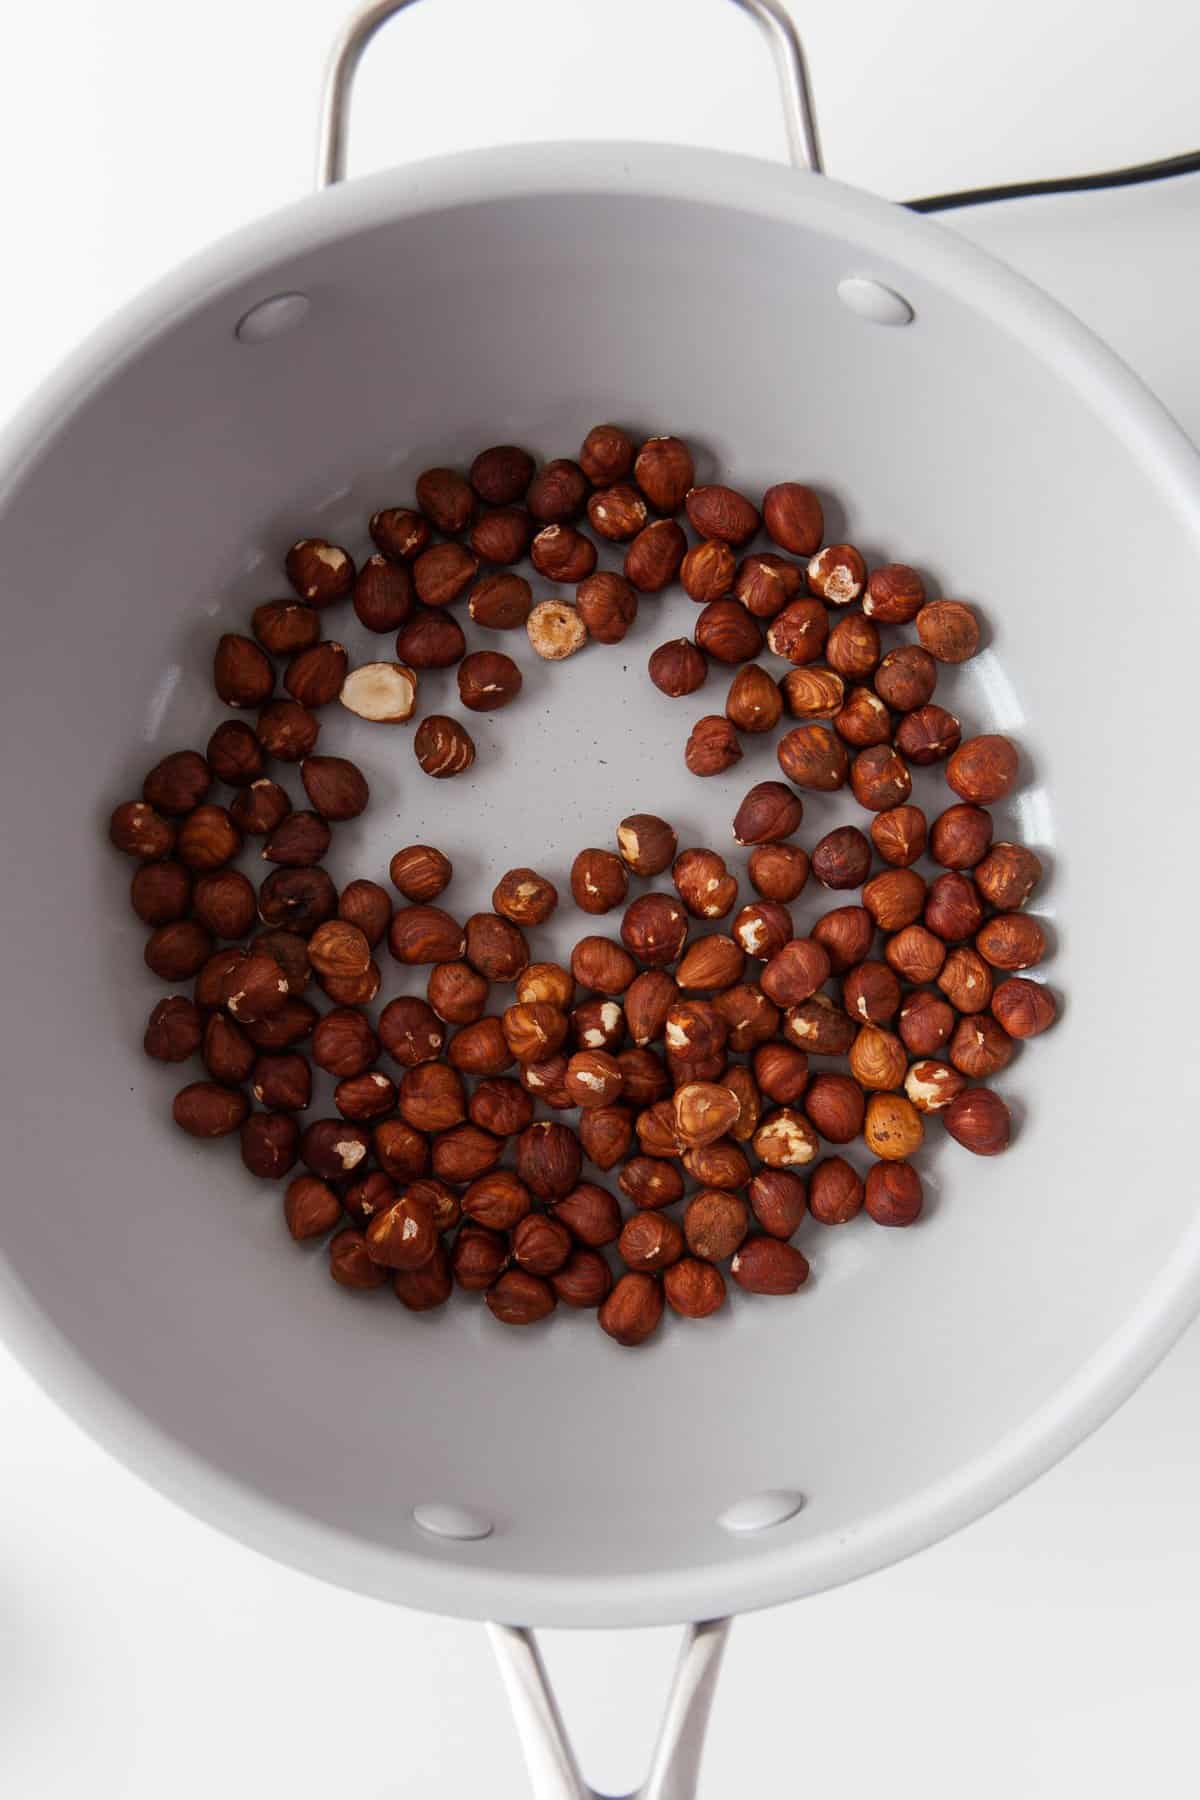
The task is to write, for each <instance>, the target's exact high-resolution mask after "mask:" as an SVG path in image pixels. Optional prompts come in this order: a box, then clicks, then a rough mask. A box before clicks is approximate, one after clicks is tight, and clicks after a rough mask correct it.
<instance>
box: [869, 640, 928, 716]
mask: <svg viewBox="0 0 1200 1800" xmlns="http://www.w3.org/2000/svg"><path fill="white" fill-rule="evenodd" d="M936 686H937V664H936V663H935V662H934V660H933V658H932V656H930V654H929V652H928V651H927V650H922V649H921V647H920V645H919V644H902V645H901V646H900V648H899V649H898V650H889V651H888V653H887V655H886V656H885V657H884V659H883V661H882V662H881V663H880V665H879V667H878V668H877V669H876V671H875V692H876V693H877V694H878V695H879V697H880V699H881V700H883V701H885V702H886V703H887V705H888V706H890V707H892V709H893V710H894V711H895V712H901V713H910V712H915V711H916V709H917V708H918V707H919V706H924V705H925V704H926V702H927V701H928V700H929V699H930V698H931V696H932V694H933V690H934V688H935V687H936Z"/></svg>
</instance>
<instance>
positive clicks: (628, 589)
mask: <svg viewBox="0 0 1200 1800" xmlns="http://www.w3.org/2000/svg"><path fill="white" fill-rule="evenodd" d="M575 604H576V606H577V607H578V609H579V616H580V618H581V619H582V620H583V622H584V624H585V625H586V627H587V631H588V636H589V637H592V638H595V640H596V642H597V643H598V644H619V643H620V642H621V639H622V638H623V637H624V636H625V633H626V632H627V631H628V630H629V627H630V626H631V625H632V624H633V622H634V620H635V619H636V618H637V606H638V601H637V594H636V592H635V591H634V588H633V587H632V585H631V584H630V583H629V582H628V581H626V580H625V577H624V576H623V575H616V574H613V573H611V572H602V573H600V574H599V575H589V576H588V577H587V578H586V580H584V581H581V582H580V583H579V586H578V587H577V588H576V590H575Z"/></svg>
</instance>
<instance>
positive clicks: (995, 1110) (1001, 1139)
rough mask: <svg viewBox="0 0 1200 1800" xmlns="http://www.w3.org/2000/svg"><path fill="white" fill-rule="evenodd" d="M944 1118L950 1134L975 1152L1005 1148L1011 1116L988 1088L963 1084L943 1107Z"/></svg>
mask: <svg viewBox="0 0 1200 1800" xmlns="http://www.w3.org/2000/svg"><path fill="white" fill-rule="evenodd" d="M945 1120H946V1130H947V1131H948V1132H949V1133H950V1136H951V1137H952V1138H954V1140H955V1141H956V1142H957V1143H959V1144H961V1145H962V1147H963V1149H964V1150H971V1151H973V1152H974V1153H975V1155H976V1156H999V1154H1000V1152H1001V1151H1002V1150H1007V1149H1008V1143H1009V1138H1010V1136H1011V1132H1012V1119H1011V1117H1010V1114H1009V1110H1008V1108H1007V1106H1006V1105H1005V1104H1004V1102H1003V1100H1002V1099H1001V1098H1000V1096H999V1094H993V1093H992V1091H991V1089H990V1088H979V1087H969V1088H964V1089H963V1091H962V1093H961V1094H959V1095H957V1097H956V1098H955V1099H954V1100H952V1101H951V1102H950V1105H949V1106H948V1107H947V1108H946V1112H945Z"/></svg>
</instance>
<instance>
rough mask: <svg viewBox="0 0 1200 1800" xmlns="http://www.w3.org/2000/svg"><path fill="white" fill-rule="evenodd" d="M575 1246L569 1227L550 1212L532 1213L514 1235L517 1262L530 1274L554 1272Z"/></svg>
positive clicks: (514, 1254) (521, 1223)
mask: <svg viewBox="0 0 1200 1800" xmlns="http://www.w3.org/2000/svg"><path fill="white" fill-rule="evenodd" d="M573 1248H574V1245H573V1244H572V1242H571V1234H570V1232H569V1231H568V1230H567V1228H566V1226H565V1225H561V1224H560V1223H559V1221H558V1220H557V1219H555V1218H552V1217H551V1216H550V1214H549V1213H530V1214H529V1215H528V1217H527V1218H524V1219H522V1220H521V1221H520V1223H519V1224H518V1225H517V1227H516V1229H515V1230H514V1232H513V1236H512V1252H513V1261H514V1262H515V1263H516V1264H517V1265H518V1266H519V1267H520V1268H522V1269H524V1270H526V1271H527V1273H528V1274H530V1275H553V1274H554V1273H555V1271H556V1270H558V1269H561V1268H562V1266H563V1264H564V1263H565V1262H566V1260H567V1258H568V1257H569V1256H570V1254H571V1251H572V1249H573Z"/></svg>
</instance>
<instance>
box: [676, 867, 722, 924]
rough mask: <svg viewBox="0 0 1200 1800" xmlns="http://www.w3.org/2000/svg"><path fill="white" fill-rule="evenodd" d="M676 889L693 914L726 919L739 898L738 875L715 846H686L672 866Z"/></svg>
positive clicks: (701, 916)
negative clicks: (687, 847) (732, 870)
mask: <svg viewBox="0 0 1200 1800" xmlns="http://www.w3.org/2000/svg"><path fill="white" fill-rule="evenodd" d="M671 879H672V881H673V882H674V883H675V891H676V893H677V894H678V895H679V898H680V899H681V900H682V901H683V904H684V905H685V906H686V907H687V909H688V911H689V912H690V913H691V914H692V916H693V918H697V919H723V918H724V917H725V914H726V913H727V912H730V911H731V910H732V907H733V903H734V901H735V900H736V899H737V877H736V876H735V875H731V874H730V873H729V871H728V869H727V868H726V866H725V858H724V857H723V856H718V855H717V852H716V851H715V850H684V851H682V852H681V854H680V855H679V856H677V857H676V859H675V864H674V867H673V868H672V870H671Z"/></svg>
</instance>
